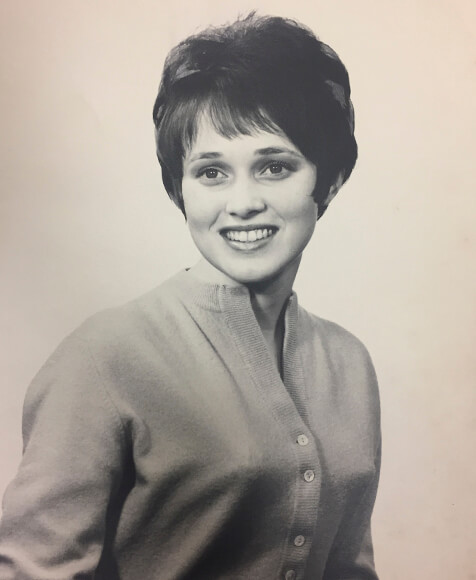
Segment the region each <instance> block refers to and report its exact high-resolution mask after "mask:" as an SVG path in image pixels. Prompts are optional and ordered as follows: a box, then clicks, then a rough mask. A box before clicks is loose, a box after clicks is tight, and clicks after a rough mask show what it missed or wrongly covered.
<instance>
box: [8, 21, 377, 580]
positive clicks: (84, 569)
mask: <svg viewBox="0 0 476 580" xmlns="http://www.w3.org/2000/svg"><path fill="white" fill-rule="evenodd" d="M154 122H155V126H156V136H157V152H158V157H159V161H160V164H161V166H162V172H163V181H164V185H165V187H166V189H167V191H168V193H169V195H170V197H171V198H172V199H173V201H174V202H175V203H176V204H177V206H178V207H179V208H180V209H181V210H182V211H183V213H184V215H185V216H186V219H187V223H188V226H189V229H190V232H191V235H192V237H193V239H194V241H195V243H196V245H197V247H198V249H199V250H200V252H201V254H202V259H201V260H200V262H199V263H198V264H196V265H195V266H193V267H192V268H189V269H188V270H183V271H181V272H180V273H178V274H177V275H176V276H174V277H173V278H172V279H170V280H168V281H167V282H165V283H163V284H162V285H161V286H159V287H158V288H156V289H155V290H153V291H152V292H150V293H149V294H147V295H145V296H142V297H141V298H139V299H137V300H135V301H133V302H131V303H129V304H127V305H125V306H123V307H121V308H117V309H113V310H109V311H106V312H103V313H101V314H98V315H96V316H94V317H92V318H91V319H89V320H88V321H86V322H85V323H84V324H83V325H82V326H81V327H80V328H79V329H78V330H77V331H75V332H74V333H73V334H72V335H71V336H69V337H68V338H67V339H66V340H65V341H64V342H63V343H62V344H61V345H60V347H59V348H58V349H57V351H56V352H55V353H54V354H53V355H52V357H51V358H50V360H49V361H48V362H47V363H46V365H45V366H44V368H43V369H42V370H41V371H40V373H39V374H38V376H37V377H36V378H35V380H34V382H33V384H32V385H31V387H30V389H29V391H28V395H27V398H26V402H25V411H24V442H25V444H24V456H23V461H22V463H21V466H20V469H19V472H18V475H17V477H16V478H15V480H14V481H13V482H12V484H11V485H10V486H9V488H8V490H7V492H6V494H5V499H4V517H3V521H2V525H1V527H0V577H1V578H2V579H5V580H6V579H13V578H16V579H20V578H21V579H31V580H33V579H34V580H43V579H45V580H46V579H48V580H52V579H53V578H55V579H62V580H66V579H78V580H79V579H86V578H98V579H99V578H101V579H105V580H116V579H117V580H119V579H121V580H129V579H131V580H137V579H138V578H140V579H141V580H147V579H150V580H152V579H154V580H159V579H160V580H178V579H184V580H185V579H190V580H192V579H193V580H195V579H204V580H205V579H206V580H212V579H213V580H214V579H243V580H244V579H253V580H260V579H262V580H267V579H277V578H280V579H283V580H304V579H308V580H311V579H312V580H317V579H322V580H348V579H352V580H364V579H366V580H369V579H373V580H375V579H376V578H377V576H376V573H375V569H374V563H373V554H372V543H371V536H370V517H371V512H372V508H373V504H374V500H375V494H376V489H377V481H378V475H379V462H380V427H379V403H378V392H377V384H376V379H375V374H374V371H373V368H372V364H371V362H370V359H369V356H368V354H367V352H366V350H365V348H364V347H363V345H362V344H361V343H360V342H359V341H358V340H357V339H356V338H355V337H353V336H352V335H351V334H349V333H348V332H346V331H345V330H343V329H342V328H340V327H339V326H337V325H336V324H333V323H331V322H328V321H325V320H322V319H320V318H317V317H315V316H313V315H312V314H309V313H308V312H306V311H305V310H304V309H303V308H301V307H300V306H298V303H297V298H296V295H295V294H294V293H293V292H292V286H293V282H294V279H295V276H296V273H297V270H298V267H299V263H300V260H301V256H302V252H303V250H304V249H305V247H306V245H307V243H308V242H309V240H310V238H311V236H312V234H313V231H314V228H315V225H316V222H317V220H318V219H319V218H320V217H321V216H322V214H323V213H324V212H325V210H326V208H327V206H328V204H329V202H330V201H331V199H332V198H333V197H334V195H335V194H336V193H337V191H338V190H339V188H340V187H341V185H342V184H343V183H344V181H346V179H347V178H348V177H349V175H350V173H351V171H352V168H353V166H354V163H355V160H356V156H357V147H356V143H355V139H354V135H353V129H354V121H353V109H352V104H351V101H350V88H349V82H348V76H347V72H346V69H345V67H344V66H343V64H342V63H341V61H340V60H339V58H338V57H337V55H336V53H335V52H334V51H333V50H332V49H331V48H329V47H328V46H327V45H325V44H323V43H322V42H320V41H319V40H317V39H316V37H315V36H314V35H313V34H312V33H311V32H310V31H309V30H307V29H306V28H304V27H303V26H301V25H298V24H296V23H295V22H293V21H290V20H286V19H282V18H273V17H263V18H258V17H256V16H254V15H251V16H249V17H248V18H245V19H243V20H239V21H237V22H235V23H234V24H232V25H230V26H226V27H223V28H217V29H211V30H208V31H206V32H204V33H202V34H199V35H197V36H194V37H191V38H188V39H187V40H185V41H184V42H183V43H181V44H180V45H179V46H177V47H176V48H175V49H173V50H172V52H171V53H170V55H169V57H168V58H167V61H166V64H165V68H164V72H163V77H162V82H161V86H160V90H159V95H158V97H157V100H156V104H155V107H154Z"/></svg>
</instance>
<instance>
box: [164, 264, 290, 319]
mask: <svg viewBox="0 0 476 580" xmlns="http://www.w3.org/2000/svg"><path fill="white" fill-rule="evenodd" d="M169 283H170V284H171V285H173V287H174V291H175V292H177V293H178V295H180V296H181V297H182V298H183V299H185V300H186V302H192V303H194V304H196V305H197V306H200V307H201V308H204V309H206V310H212V311H214V312H223V313H224V314H229V315H232V314H233V313H236V314H237V315H239V316H241V317H243V316H245V313H251V314H253V310H252V307H251V299H250V292H249V289H248V288H247V286H245V285H240V286H229V285H227V284H212V283H209V282H205V281H203V280H200V279H199V278H196V277H195V276H194V275H193V274H191V273H189V272H188V271H187V270H181V271H180V272H178V273H177V274H176V275H175V276H173V277H172V278H171V279H170V280H169ZM290 310H294V311H296V312H297V296H296V294H295V293H294V292H292V294H291V296H290V297H289V299H288V302H287V305H286V316H287V317H288V316H289V315H290ZM253 318H254V314H253ZM248 322H249V321H248Z"/></svg>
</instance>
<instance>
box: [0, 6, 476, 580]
mask: <svg viewBox="0 0 476 580" xmlns="http://www.w3.org/2000/svg"><path fill="white" fill-rule="evenodd" d="M253 8H256V9H258V11H259V12H261V13H263V14H266V13H270V14H277V15H284V16H289V17H294V18H296V19H298V20H300V21H302V22H303V23H305V24H307V25H308V26H309V27H310V28H312V29H313V30H314V31H315V32H316V33H317V34H318V35H319V36H320V38H321V39H322V40H323V41H325V42H328V43H329V44H330V45H331V46H332V47H333V48H335V49H336V51H337V52H338V53H339V55H340V56H341V58H342V59H343V61H344V63H345V64H346V66H347V67H348V70H349V72H350V76H351V86H352V98H353V101H354V106H355V109H356V135H357V140H358V143H359V148H360V150H359V151H360V152H359V160H358V162H357V167H356V169H355V171H354V174H353V176H352V177H351V179H350V181H349V182H348V184H346V185H345V186H344V188H343V189H342V191H341V192H340V193H339V195H338V196H337V198H336V199H335V200H334V201H333V202H332V204H331V206H330V208H329V210H328V212H327V213H326V215H325V216H324V218H323V219H322V221H321V222H319V224H318V227H317V230H316V234H315V237H314V238H313V240H312V242H311V244H310V246H309V248H308V249H307V251H306V253H305V257H304V260H303V263H302V266H301V271H300V273H299V276H298V279H297V282H296V285H295V288H296V290H297V293H298V296H299V298H300V302H301V303H302V304H303V305H304V306H305V307H306V308H308V309H309V310H311V311H312V312H314V313H316V314H318V315H320V316H322V317H325V318H329V319H331V320H334V321H336V322H338V323H340V324H341V325H343V326H344V327H346V328H348V329H349V330H350V331H352V332H353V333H354V334H356V335H357V336H359V337H360V338H361V339H362V340H363V341H364V343H365V344H366V345H367V347H368V348H369V350H370V352H371V354H372V357H373V360H374V363H375V366H376V369H377V373H378V376H379V382H380V386H381V400H382V421H383V424H382V427H383V440H384V449H383V467H382V476H381V484H380V489H379V494H378V498H377V504H376V508H375V512H374V519H373V522H374V523H373V528H374V544H375V552H376V562H377V567H378V570H379V572H380V575H381V577H382V579H383V580H408V579H411V580H413V579H415V580H448V579H449V578H451V579H455V580H470V579H475V578H476V555H475V552H474V540H475V537H476V525H475V522H476V500H475V489H476V462H475V461H474V455H475V448H476V446H475V443H476V437H475V435H476V421H475V416H476V404H475V403H476V401H475V398H476V397H475V393H476V388H475V387H476V385H475V376H476V357H475V355H474V353H473V351H474V342H475V339H476V332H475V331H476V301H475V297H476V268H475V255H476V240H475V219H476V218H475V215H476V199H475V192H476V187H475V186H476V178H475V167H474V166H475V162H474V158H475V153H476V138H475V134H476V109H475V107H474V102H475V94H476V33H475V29H476V26H475V21H476V8H474V5H473V3H472V2H470V1H467V0H452V1H449V0H445V1H443V0H439V1H438V0H437V1H435V0H433V1H431V0H414V1H412V2H410V1H407V0H401V1H400V2H398V3H397V2H381V1H380V2H379V1H377V0H347V1H344V0H320V1H319V0H317V1H313V2H307V1H304V0H295V1H294V2H282V1H279V0H274V1H268V0H256V1H255V2H249V1H248V0H242V1H238V0H235V1H227V2H223V1H219V0H208V2H205V1H203V2H195V3H194V2H185V1H184V0H173V1H172V0H170V1H167V2H161V1H160V0H139V1H136V2H131V1H130V0H127V1H126V0H114V1H112V0H99V1H93V0H29V1H27V0H1V1H0V82H1V90H0V126H1V138H0V258H1V263H0V267H1V269H0V280H1V284H0V292H1V296H0V299H1V311H0V328H1V329H2V348H1V349H0V357H1V359H0V363H1V379H2V381H1V387H0V388H1V392H0V401H1V404H0V493H2V494H3V491H4V489H5V487H6V485H7V483H8V482H9V481H10V480H11V478H12V477H13V475H14V473H15V470H16V468H17V466H18V462H19V460H20V455H21V407H22V402H23V397H24V394H25V391H26V388H27V386H28V383H29V382H30V380H31V378H32V377H33V375H34V374H35V373H36V371H37V370H38V369H39V367H40V366H41V365H42V364H43V362H44V361H45V359H46V358H47V357H48V356H49V354H50V353H51V352H52V350H53V349H54V348H55V347H56V345H57V344H58V343H59V342H60V340H61V339H62V338H63V337H64V336H65V335H66V334H68V333H69V332H71V331H72V330H73V329H74V328H75V327H76V326H77V325H78V324H80V323H81V322H82V321H83V320H84V319H85V318H86V317H87V316H89V315H91V314H93V313H94V312H96V311H97V310H100V309H102V308H105V307H108V306H114V305H116V304H120V303H123V302H124V301H127V300H129V299H132V298H134V297H136V296H138V295H139V294H141V293H143V292H145V291H147V290H149V289H150V288H152V287H153V286H156V285H157V284H159V283H160V282H161V281H163V280H164V279H166V278H167V277H169V276H170V275H172V274H173V273H175V272H176V271H177V270H179V269H181V268H183V267H186V266H189V265H191V264H192V263H193V262H194V261H195V260H196V259H197V252H196V250H195V249H194V247H193V244H192V242H191V240H190V238H189V236H188V233H187V229H186V225H185V223H184V220H183V217H182V216H181V214H180V212H179V211H178V210H177V209H176V208H175V207H174V206H173V205H172V204H171V202H170V201H169V200H168V198H167V195H166V194H165V191H164V189H163V186H162V183H161V178H160V170H159V166H158V163H157V161H156V158H155V151H154V139H153V126H152V120H151V110H152V104H153V100H154V98H155V94H156V90H157V85H158V81H159V78H160V73H161V69H162V65H163V60H164V57H165V55H166V53H167V52H168V50H169V49H170V48H171V46H173V45H174V44H176V43H177V42H178V41H180V40H182V39H183V38H184V37H185V36H187V35H188V34H190V33H192V32H194V31H195V30H198V29H200V28H203V27H204V26H206V25H208V24H211V23H222V22H224V21H227V20H233V19H235V17H236V16H237V15H238V14H240V13H241V14H246V13H247V12H248V11H249V10H251V9H253ZM52 429H54V425H52Z"/></svg>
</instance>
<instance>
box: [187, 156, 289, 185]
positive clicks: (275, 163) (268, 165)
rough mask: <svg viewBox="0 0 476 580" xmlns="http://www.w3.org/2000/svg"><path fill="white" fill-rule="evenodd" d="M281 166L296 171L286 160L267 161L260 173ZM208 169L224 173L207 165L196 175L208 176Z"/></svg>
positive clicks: (211, 179)
mask: <svg viewBox="0 0 476 580" xmlns="http://www.w3.org/2000/svg"><path fill="white" fill-rule="evenodd" d="M273 166H274V167H280V168H281V169H285V170H286V171H289V172H290V173H292V172H294V171H296V167H295V166H294V165H292V164H290V163H288V162H286V161H276V160H273V161H268V162H266V164H265V165H264V166H263V167H262V168H261V169H260V174H263V173H264V172H265V171H266V170H267V169H270V168H271V167H273ZM207 171H216V172H217V173H218V174H220V173H222V174H224V172H223V170H222V169H221V168H220V167H215V166H213V165H210V166H207V167H203V168H202V169H200V170H198V171H197V173H196V177H197V178H198V179H199V178H201V177H204V176H206V173H207ZM271 175H281V172H278V173H271ZM217 178H218V175H217V177H209V178H207V180H209V181H214V180H215V179H217Z"/></svg>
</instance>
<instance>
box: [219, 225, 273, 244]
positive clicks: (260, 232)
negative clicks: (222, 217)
mask: <svg viewBox="0 0 476 580" xmlns="http://www.w3.org/2000/svg"><path fill="white" fill-rule="evenodd" d="M276 232H277V228H272V227H271V228H270V227H267V228H256V229H246V230H242V229H240V230H233V229H227V230H225V231H223V232H222V235H223V236H224V237H225V238H226V239H227V240H230V242H238V243H244V244H246V243H248V244H249V243H250V242H251V243H252V242H257V241H259V240H266V239H268V238H270V237H271V236H272V235H274V234H275V233H276Z"/></svg>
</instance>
